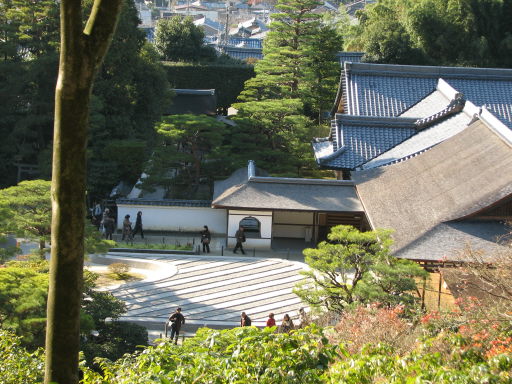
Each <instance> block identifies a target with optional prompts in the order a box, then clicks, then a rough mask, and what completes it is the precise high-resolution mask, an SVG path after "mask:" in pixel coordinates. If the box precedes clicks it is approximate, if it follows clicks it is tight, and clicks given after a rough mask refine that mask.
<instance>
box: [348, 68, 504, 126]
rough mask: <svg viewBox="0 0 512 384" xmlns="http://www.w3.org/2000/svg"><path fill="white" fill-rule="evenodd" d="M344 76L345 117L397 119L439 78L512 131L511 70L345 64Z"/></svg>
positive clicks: (434, 86)
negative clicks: (347, 115) (492, 113)
mask: <svg viewBox="0 0 512 384" xmlns="http://www.w3.org/2000/svg"><path fill="white" fill-rule="evenodd" d="M343 75H344V77H345V78H344V82H343V83H344V84H345V89H344V90H343V92H344V101H345V111H346V113H347V114H351V115H361V116H384V117H386V116H398V115H400V114H402V113H404V111H406V110H407V109H409V108H411V107H412V106H413V105H415V104H416V103H417V102H418V101H419V100H421V99H424V98H425V97H426V96H427V95H429V94H430V93H432V92H433V91H434V90H435V89H436V84H437V82H438V79H441V78H442V79H444V80H446V82H447V83H448V84H450V85H451V86H452V87H453V88H455V89H457V91H459V92H461V93H462V94H463V95H464V97H465V98H466V100H469V101H471V102H473V103H474V104H476V105H486V106H488V108H489V109H490V110H491V111H492V112H494V113H495V114H496V115H497V116H498V117H499V118H500V119H501V120H502V121H503V122H504V123H505V124H506V125H508V126H509V127H510V128H512V70H511V69H489V68H464V67H428V66H412V65H411V66H408V65H382V64H367V63H346V64H345V71H344V73H343Z"/></svg>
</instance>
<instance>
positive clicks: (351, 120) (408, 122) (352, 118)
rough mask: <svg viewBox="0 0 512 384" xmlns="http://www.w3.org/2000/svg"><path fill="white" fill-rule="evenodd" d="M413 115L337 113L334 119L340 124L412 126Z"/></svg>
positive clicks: (413, 123) (413, 121)
mask: <svg viewBox="0 0 512 384" xmlns="http://www.w3.org/2000/svg"><path fill="white" fill-rule="evenodd" d="M417 120H418V119H417V118H415V117H400V116H396V117H394V116H360V115H346V114H341V113H337V114H336V121H338V122H340V123H341V124H351V125H372V126H377V127H388V128H389V127H391V128H414V127H415V124H416V121H417Z"/></svg>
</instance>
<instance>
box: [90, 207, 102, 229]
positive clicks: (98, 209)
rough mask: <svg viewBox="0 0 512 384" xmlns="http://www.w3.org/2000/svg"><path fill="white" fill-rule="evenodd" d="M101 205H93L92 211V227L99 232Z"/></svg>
mask: <svg viewBox="0 0 512 384" xmlns="http://www.w3.org/2000/svg"><path fill="white" fill-rule="evenodd" d="M102 214H103V213H102V211H101V205H100V203H95V204H94V208H93V209H92V217H93V220H94V225H95V226H96V228H97V229H98V230H99V229H100V225H101V217H102Z"/></svg>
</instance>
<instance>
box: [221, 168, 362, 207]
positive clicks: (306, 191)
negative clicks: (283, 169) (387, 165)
mask: <svg viewBox="0 0 512 384" xmlns="http://www.w3.org/2000/svg"><path fill="white" fill-rule="evenodd" d="M248 168H249V169H245V168H243V169H239V170H238V171H236V172H234V173H233V175H232V176H231V177H230V178H228V179H227V180H224V181H222V182H218V183H216V184H215V192H214V200H213V202H212V207H214V208H236V209H268V210H272V209H277V210H295V211H320V212H357V213H361V212H363V206H362V205H361V202H360V201H359V198H358V196H357V194H356V190H355V186H354V183H353V182H351V181H342V180H318V179H294V178H280V177H262V176H259V175H261V174H262V173H261V171H259V170H256V169H255V168H253V171H252V172H251V169H250V168H251V166H249V167H248Z"/></svg>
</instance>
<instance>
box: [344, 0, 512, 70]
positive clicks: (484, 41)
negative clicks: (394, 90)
mask: <svg viewBox="0 0 512 384" xmlns="http://www.w3.org/2000/svg"><path fill="white" fill-rule="evenodd" d="M511 17H512V1H511V0H448V1H446V0H418V1H416V0H415V1H413V0H407V1H401V0H379V1H377V3H376V4H374V5H369V6H367V7H366V8H365V10H364V11H362V12H360V13H359V22H360V23H359V25H358V26H354V27H353V29H354V30H353V31H352V32H351V33H350V36H352V39H351V41H348V42H347V44H346V46H348V47H350V49H352V50H363V51H364V52H366V59H367V60H370V61H375V62H380V63H397V64H430V65H468V66H481V67H486V66H487V67H510V66H511V65H512V59H511V57H512V56H511V53H512V44H511V42H512V27H511V24H510V21H509V20H510V18H511Z"/></svg>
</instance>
